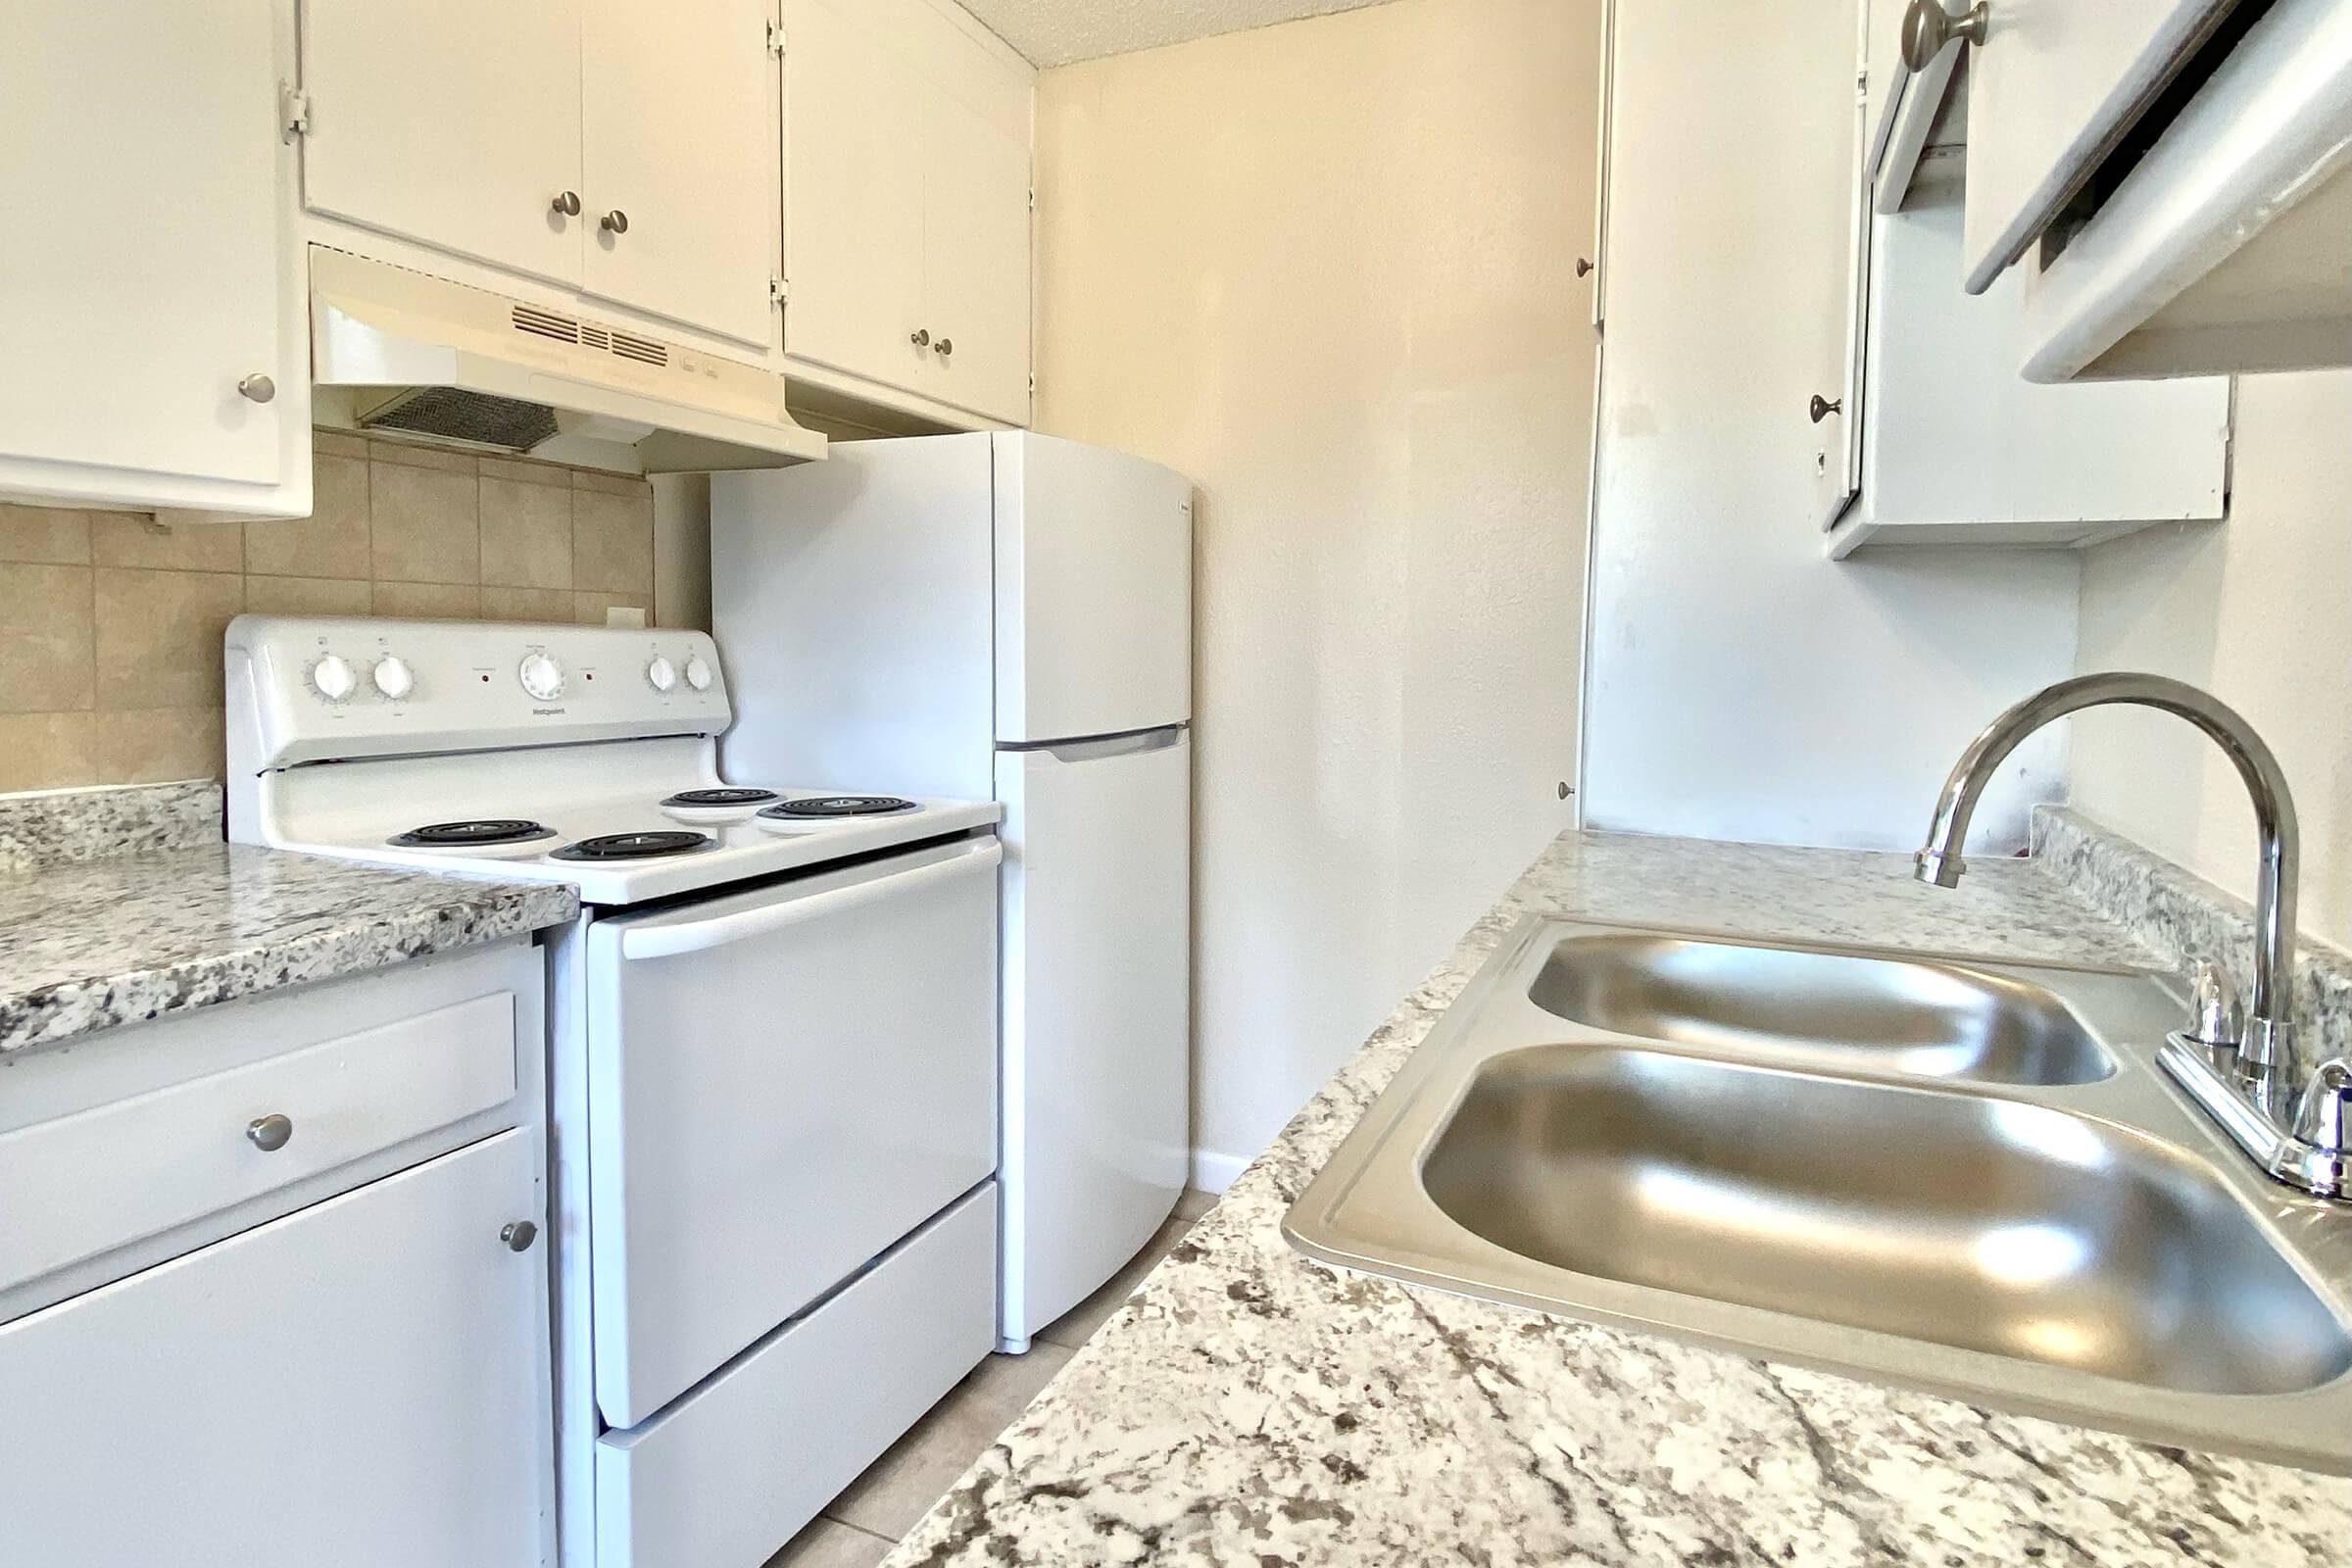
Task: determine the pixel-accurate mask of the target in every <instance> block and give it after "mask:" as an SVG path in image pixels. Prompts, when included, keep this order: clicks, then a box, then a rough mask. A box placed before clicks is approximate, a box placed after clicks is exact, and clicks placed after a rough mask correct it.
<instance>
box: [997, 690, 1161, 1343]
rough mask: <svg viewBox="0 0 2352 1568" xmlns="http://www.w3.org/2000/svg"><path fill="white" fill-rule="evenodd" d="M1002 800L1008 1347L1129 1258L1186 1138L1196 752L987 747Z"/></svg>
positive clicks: (1142, 1240) (1147, 744)
mask: <svg viewBox="0 0 2352 1568" xmlns="http://www.w3.org/2000/svg"><path fill="white" fill-rule="evenodd" d="M997 795H998V799H999V800H1000V801H1001V802H1002V803H1003V804H1004V807H1005V821H1004V825H1003V828H1002V830H1001V831H1002V833H1003V836H1004V840H1005V845H1006V858H1005V995H1004V1007H1005V1039H1004V1054H1005V1087H1004V1097H1005V1147H1004V1157H1003V1161H1002V1165H1001V1167H1000V1173H999V1180H1000V1182H1001V1183H1002V1186H1003V1191H1004V1196H1005V1218H1004V1229H1003V1245H1004V1248H1005V1281H1004V1322H1003V1325H1002V1332H1003V1337H1004V1342H1005V1345H1006V1347H1007V1348H1023V1347H1025V1345H1026V1343H1027V1342H1028V1340H1029V1339H1030V1338H1031V1336H1033V1335H1034V1334H1036V1333H1037V1331H1038V1330H1040V1329H1042V1328H1044V1327H1045V1326H1046V1325H1047V1324H1049V1323H1051V1322H1053V1321H1054V1319H1055V1318H1057V1317H1059V1316H1060V1315H1061V1314H1062V1313H1063V1312H1065V1311H1067V1310H1069V1308H1071V1307H1072V1306H1074V1305H1076V1304H1077V1303H1078V1302H1079V1301H1080V1300H1082V1299H1085V1298H1086V1297H1087V1296H1088V1295H1089V1294H1090V1293H1092V1292H1093V1291H1094V1290H1095V1289H1096V1288H1097V1287H1098V1286H1100V1285H1101V1284H1102V1283H1103V1281H1104V1280H1105V1279H1108V1278H1109V1277H1110V1276H1111V1275H1112V1274H1113V1273H1115V1272H1116V1271H1117V1270H1118V1268H1119V1267H1120V1265H1122V1264H1124V1263H1125V1262H1126V1261H1127V1260H1128V1259H1129V1258H1130V1257H1132V1256H1134V1255H1135V1254H1136V1253H1137V1252H1138V1251H1140V1250H1142V1249H1143V1247H1144V1245H1145V1244H1146V1243H1147V1242H1149V1241H1150V1240H1151V1239H1152V1232H1153V1231H1155V1230H1156V1229H1158V1227H1159V1225H1160V1223H1161V1222H1162V1221H1164V1220H1165V1219H1166V1218H1167V1216H1168V1211H1169V1210H1170V1209H1171V1208H1172V1207H1173V1206H1174V1204H1175V1201H1176V1199H1177V1196H1178V1195H1179V1194H1180V1193H1181V1192H1182V1191H1183V1188H1184V1182H1185V1173H1186V1162H1187V1151H1188V1148H1189V1144H1190V1135H1191V1092H1190V1091H1191V1085H1190V1078H1189V1074H1190V1051H1189V1044H1190V1040H1191V1003H1192V979H1191V966H1190V963H1189V960H1188V954H1189V953H1190V948H1191V943H1190V938H1191V909H1192V853H1191V838H1192V833H1191V816H1192V810H1191V803H1192V746H1191V743H1190V741H1189V739H1188V738H1187V736H1186V734H1185V732H1184V731H1183V730H1181V729H1164V730H1158V731H1153V732H1151V733H1148V734H1144V735H1137V736H1128V737H1123V738H1119V739H1115V740H1110V741H1095V742H1082V743H1076V744H1072V745H1067V746H1058V747H1048V748H1039V749H1036V750H1032V751H1020V752H1009V751H1008V752H1003V753H1000V754H999V755H998V763H997Z"/></svg>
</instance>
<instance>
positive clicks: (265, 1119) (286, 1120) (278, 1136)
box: [245, 1111, 294, 1154]
mask: <svg viewBox="0 0 2352 1568" xmlns="http://www.w3.org/2000/svg"><path fill="white" fill-rule="evenodd" d="M293 1137H294V1122H293V1119H292V1118H291V1117H286V1116H280V1115H278V1114H277V1113H276V1112H274V1111H272V1112H270V1114H269V1115H267V1116H256V1117H254V1119H253V1120H251V1121H249V1122H247V1123H246V1124H245V1141H246V1142H247V1143H249V1144H251V1145H252V1146H253V1147H254V1148H256V1149H258V1150H260V1151H261V1152H263V1153H265V1154H274V1153H276V1152H278V1151H279V1150H281V1149H283V1148H285V1147H286V1145H287V1143H288V1142H289V1141H291V1140H292V1139H293Z"/></svg>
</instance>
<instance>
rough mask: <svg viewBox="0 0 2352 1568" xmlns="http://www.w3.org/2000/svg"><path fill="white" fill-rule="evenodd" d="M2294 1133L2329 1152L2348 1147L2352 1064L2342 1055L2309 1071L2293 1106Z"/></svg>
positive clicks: (2351, 1133)
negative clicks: (2306, 1082) (2308, 1077)
mask: <svg viewBox="0 0 2352 1568" xmlns="http://www.w3.org/2000/svg"><path fill="white" fill-rule="evenodd" d="M2295 1136H2296V1137H2297V1138H2299V1139H2301V1140H2302V1141H2303V1142H2304V1143H2307V1144H2309V1145H2311V1146H2312V1147H2313V1148H2314V1149H2324V1150H2326V1151H2327V1152H2329V1153H2336V1154H2340V1153H2343V1152H2345V1151H2346V1150H2348V1149H2352V1064H2347V1063H2346V1062H2345V1061H2344V1058H2343V1057H2341V1056H2336V1057H2332V1058H2331V1059H2329V1060H2327V1061H2323V1062H2321V1063H2320V1067H2319V1070H2318V1071H2317V1072H2315V1073H2313V1074H2312V1075H2311V1082H2310V1084H2309V1085H2308V1086H2306V1087H2305V1089H2304V1091H2303V1098H2302V1100H2301V1101H2299V1102H2298V1103H2296V1106H2295Z"/></svg>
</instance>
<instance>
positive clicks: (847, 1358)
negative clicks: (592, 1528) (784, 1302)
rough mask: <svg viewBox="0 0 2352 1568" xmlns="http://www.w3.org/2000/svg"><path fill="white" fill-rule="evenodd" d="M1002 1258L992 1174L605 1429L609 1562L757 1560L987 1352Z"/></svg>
mask: <svg viewBox="0 0 2352 1568" xmlns="http://www.w3.org/2000/svg"><path fill="white" fill-rule="evenodd" d="M996 1255H997V1187H996V1183H994V1182H990V1183H988V1184H987V1185H986V1186H984V1187H982V1188H981V1189H980V1190H979V1191H977V1192H974V1193H972V1194H970V1195H968V1196H967V1197H965V1198H964V1199H963V1200H962V1201H959V1202H958V1203H956V1205H955V1206H954V1207H953V1208H951V1209H950V1210H949V1211H948V1212H947V1213H945V1214H942V1215H941V1216H940V1217H939V1218H938V1219H936V1220H934V1221H932V1222H931V1223H930V1224H929V1225H926V1226H925V1227H923V1229H922V1230H921V1231H919V1232H918V1233H916V1234H915V1235H914V1236H912V1237H910V1238H908V1239H907V1242H906V1244H905V1245H904V1246H902V1247H901V1248H900V1249H899V1250H897V1251H895V1252H893V1253H891V1254H890V1255H889V1256H888V1257H887V1258H885V1259H883V1260H882V1262H881V1263H879V1264H877V1265H876V1266H875V1267H874V1268H873V1269H872V1270H871V1271H870V1272H868V1273H866V1274H865V1275H863V1276H861V1277H860V1278H858V1279H857V1280H855V1281H853V1282H852V1283H851V1284H850V1285H849V1286H848V1287H846V1288H845V1289H844V1290H843V1291H842V1292H841V1294H840V1295H838V1296H836V1297H834V1298H833V1299H831V1300H829V1301H827V1302H825V1303H824V1304H823V1305H822V1306H819V1307H817V1308H816V1309H815V1310H814V1311H812V1312H810V1313H809V1315H808V1316H806V1317H804V1318H802V1319H800V1320H799V1321H798V1322H796V1323H793V1324H790V1325H789V1326H787V1327H785V1328H784V1329H782V1330H781V1331H779V1332H778V1333H777V1334H776V1335H775V1336H774V1337H773V1338H772V1339H769V1340H768V1341H767V1342H765V1343H764V1344H762V1345H760V1346H759V1347H758V1348H755V1349H753V1350H752V1351H751V1352H750V1353H748V1354H746V1355H745V1356H744V1357H743V1358H742V1359H741V1360H739V1361H737V1362H736V1363H735V1364H734V1365H732V1366H730V1367H728V1368H727V1369H726V1370H725V1371H724V1372H721V1373H720V1374H719V1375H718V1376H717V1377H715V1378H713V1379H711V1381H710V1382H709V1383H708V1384H705V1385H704V1386H703V1387H702V1388H699V1389H697V1390H695V1391H694V1392H693V1393H692V1394H690V1395H688V1396H687V1397H685V1398H683V1399H680V1400H679V1401H678V1402H677V1403H676V1404H674V1405H672V1406H671V1407H670V1408H669V1409H667V1410H664V1411H662V1413H661V1414H660V1415H658V1416H656V1417H654V1419H653V1420H651V1421H649V1422H647V1423H646V1424H645V1425H644V1426H642V1427H640V1428H638V1429H637V1430H635V1431H633V1432H608V1433H606V1434H605V1436H604V1437H602V1438H601V1439H599V1440H598V1441H597V1445H596V1513H597V1528H596V1540H597V1564H598V1568H661V1565H668V1564H680V1563H694V1564H699V1565H704V1568H759V1565H760V1563H761V1562H763V1561H765V1560H766V1558H767V1556H768V1554H769V1553H770V1552H773V1551H774V1550H775V1549H776V1548H777V1547H778V1546H781V1545H782V1544H784V1543H785V1542H786V1541H788V1540H790V1539H791V1538H792V1536H793V1535H794V1533H795V1532H797V1531H798V1530H799V1529H800V1528H801V1527H802V1526H803V1525H805V1524H807V1523H808V1522H809V1520H810V1519H812V1518H814V1517H815V1516H816V1512H817V1510H818V1509H820V1508H822V1507H823V1506H824V1505H825V1504H826V1503H827V1502H828V1501H830V1500H831V1499H832V1497H833V1496H834V1495H835V1494H837V1493H839V1492H840V1491H841V1489H842V1488H843V1487H845V1486H847V1485H849V1483H850V1482H851V1481H852V1480H854V1479H855V1478H856V1477H857V1476H858V1472H859V1471H861V1470H863V1469H864V1468H865V1467H866V1466H867V1465H868V1464H870V1463H872V1462H873V1460H875V1459H876V1458H878V1457H879V1456H880V1455H881V1453H882V1451H883V1450H884V1449H885V1448H887V1447H889V1446H891V1444H892V1443H894V1442H896V1441H897V1439H898V1437H899V1435H900V1434H901V1433H903V1432H905V1431H906V1430H907V1428H908V1427H910V1426H912V1425H913V1424H914V1423H915V1421H916V1420H917V1419H918V1418H919V1417H920V1416H921V1415H922V1413H923V1412H924V1411H925V1410H928V1409H929V1408H930V1407H931V1406H932V1405H933V1404H934V1403H936V1402H937V1401H938V1400H939V1398H940V1397H941V1396H943V1395H945V1394H946V1393H947V1392H948V1391H949V1390H950V1389H952V1388H954V1387H955V1386H956V1380H957V1379H959V1378H961V1377H962V1376H963V1375H964V1374H965V1373H966V1372H968V1371H970V1370H971V1369H972V1368H973V1367H974V1366H975V1365H977V1364H978V1363H979V1362H980V1361H982V1360H983V1359H985V1358H986V1357H987V1355H988V1353H989V1350H990V1348H992V1347H993V1346H994V1345H995V1344H996V1312H997V1304H996V1271H995V1270H996ZM713 1499H724V1503H725V1505H724V1506H713Z"/></svg>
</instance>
